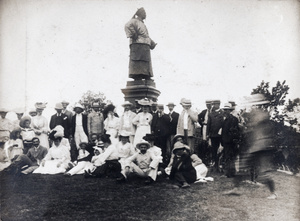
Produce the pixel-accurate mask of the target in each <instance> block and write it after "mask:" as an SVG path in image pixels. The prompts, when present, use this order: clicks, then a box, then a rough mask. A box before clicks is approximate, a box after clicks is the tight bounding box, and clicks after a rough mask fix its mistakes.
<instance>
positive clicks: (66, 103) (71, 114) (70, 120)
mask: <svg viewBox="0 0 300 221" xmlns="http://www.w3.org/2000/svg"><path fill="white" fill-rule="evenodd" d="M61 104H62V106H63V110H62V113H63V114H65V115H67V117H68V120H69V124H70V125H71V123H72V117H73V112H72V111H69V110H68V109H67V107H68V105H69V102H68V101H66V100H63V101H62V102H61ZM70 132H71V131H70Z"/></svg>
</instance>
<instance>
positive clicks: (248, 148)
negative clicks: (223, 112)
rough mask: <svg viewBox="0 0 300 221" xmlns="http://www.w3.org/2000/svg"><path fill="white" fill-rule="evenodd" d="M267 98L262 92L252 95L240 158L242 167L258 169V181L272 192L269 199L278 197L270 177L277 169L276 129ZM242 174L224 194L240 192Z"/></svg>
mask: <svg viewBox="0 0 300 221" xmlns="http://www.w3.org/2000/svg"><path fill="white" fill-rule="evenodd" d="M268 103H269V101H268V100H266V98H265V97H264V95H262V94H254V95H252V99H251V100H250V103H249V104H250V105H252V109H251V110H250V113H249V122H248V123H247V131H246V132H245V133H246V135H245V137H246V141H245V146H244V147H243V148H242V150H241V154H240V160H241V162H242V163H241V165H240V167H241V169H242V170H243V169H248V170H249V168H251V167H255V168H256V169H257V171H258V179H257V180H258V181H261V182H262V183H264V184H265V185H266V186H267V187H268V189H269V190H270V192H271V195H270V196H269V197H267V199H276V198H277V194H276V193H275V183H274V181H273V179H272V178H271V177H270V175H269V172H271V171H273V170H274V169H275V165H274V164H273V155H274V151H275V147H274V140H275V139H274V138H275V136H276V130H275V127H274V124H273V123H272V121H271V120H270V116H269V113H268V112H267V110H266V108H264V105H265V104H268ZM240 183H241V176H236V177H235V179H234V184H235V188H234V189H232V190H230V191H226V192H224V194H240V193H241V191H240V188H239V186H240Z"/></svg>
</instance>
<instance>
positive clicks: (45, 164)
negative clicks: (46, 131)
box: [33, 134, 71, 174]
mask: <svg viewBox="0 0 300 221" xmlns="http://www.w3.org/2000/svg"><path fill="white" fill-rule="evenodd" d="M50 139H51V140H53V145H52V147H51V148H50V149H49V151H48V153H47V155H46V156H45V158H44V159H43V160H42V161H41V164H40V166H39V168H37V169H36V170H35V171H34V172H33V173H41V174H58V173H65V172H66V170H67V169H68V167H69V163H70V162H71V156H70V151H69V148H68V147H66V146H64V145H63V144H62V143H61V140H62V136H58V135H56V134H54V135H53V136H50Z"/></svg>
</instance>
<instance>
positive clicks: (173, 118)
mask: <svg viewBox="0 0 300 221" xmlns="http://www.w3.org/2000/svg"><path fill="white" fill-rule="evenodd" d="M166 106H167V107H168V108H169V114H168V115H169V118H170V123H169V128H170V135H169V137H168V141H167V155H170V156H171V151H172V150H171V148H172V140H173V138H174V136H175V135H176V130H177V124H178V118H179V113H177V112H175V111H174V107H175V106H176V105H175V104H174V103H173V102H169V103H168V104H167V105H166ZM182 135H183V134H182Z"/></svg>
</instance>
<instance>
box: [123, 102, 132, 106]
mask: <svg viewBox="0 0 300 221" xmlns="http://www.w3.org/2000/svg"><path fill="white" fill-rule="evenodd" d="M126 105H129V106H132V103H130V102H129V101H125V102H124V103H123V104H122V105H121V106H122V107H125V106H126Z"/></svg>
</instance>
